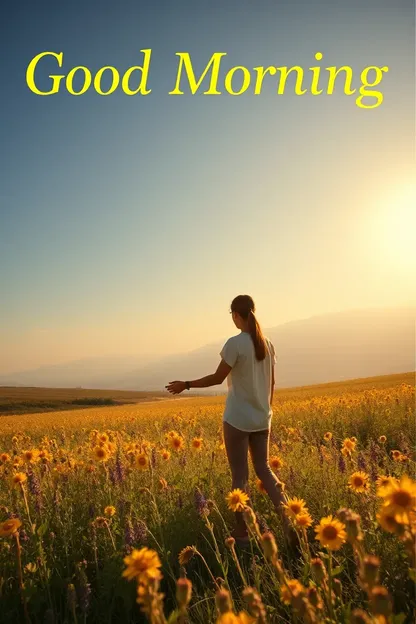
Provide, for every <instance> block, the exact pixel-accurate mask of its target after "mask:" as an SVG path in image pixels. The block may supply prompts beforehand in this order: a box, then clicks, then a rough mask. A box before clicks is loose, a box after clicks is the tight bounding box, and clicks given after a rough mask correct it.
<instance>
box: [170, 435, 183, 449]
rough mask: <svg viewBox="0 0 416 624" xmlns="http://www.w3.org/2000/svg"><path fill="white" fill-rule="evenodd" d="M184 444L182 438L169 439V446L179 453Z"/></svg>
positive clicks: (176, 436) (177, 436)
mask: <svg viewBox="0 0 416 624" xmlns="http://www.w3.org/2000/svg"><path fill="white" fill-rule="evenodd" d="M184 443H185V441H184V439H183V437H182V436H180V435H175V436H172V437H171V438H170V439H169V444H170V446H171V448H173V450H174V451H180V450H181V449H182V448H183V447H184Z"/></svg>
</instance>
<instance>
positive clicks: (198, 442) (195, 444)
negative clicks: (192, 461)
mask: <svg viewBox="0 0 416 624" xmlns="http://www.w3.org/2000/svg"><path fill="white" fill-rule="evenodd" d="M191 446H192V448H193V449H195V450H196V451H201V450H202V438H194V439H193V440H192V443H191Z"/></svg>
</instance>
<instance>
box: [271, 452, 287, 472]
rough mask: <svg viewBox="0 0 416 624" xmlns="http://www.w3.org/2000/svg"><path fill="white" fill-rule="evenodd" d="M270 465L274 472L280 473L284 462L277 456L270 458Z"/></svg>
mask: <svg viewBox="0 0 416 624" xmlns="http://www.w3.org/2000/svg"><path fill="white" fill-rule="evenodd" d="M269 464H270V467H271V468H272V469H273V470H274V472H278V471H279V470H280V469H281V468H282V466H283V465H284V461H283V459H281V458H280V457H278V456H277V455H273V457H271V458H270V461H269Z"/></svg>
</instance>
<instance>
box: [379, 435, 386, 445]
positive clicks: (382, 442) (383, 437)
mask: <svg viewBox="0 0 416 624" xmlns="http://www.w3.org/2000/svg"><path fill="white" fill-rule="evenodd" d="M378 441H379V442H380V444H385V443H386V442H387V438H386V436H385V435H381V436H380V437H379V439H378Z"/></svg>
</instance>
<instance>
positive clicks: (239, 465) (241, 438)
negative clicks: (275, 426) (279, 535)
mask: <svg viewBox="0 0 416 624" xmlns="http://www.w3.org/2000/svg"><path fill="white" fill-rule="evenodd" d="M223 427H224V443H225V449H226V452H227V457H228V461H229V464H230V468H231V475H232V489H235V488H239V489H240V490H243V491H247V483H248V451H250V455H251V460H252V462H253V466H254V470H255V472H256V475H257V477H258V478H259V479H260V481H261V482H262V483H263V486H264V489H265V490H266V492H267V494H268V495H269V496H270V499H271V501H272V503H273V505H274V507H275V509H276V511H277V513H278V514H279V516H280V517H281V518H282V519H284V516H283V509H282V502H283V500H284V499H283V495H282V489H281V482H280V481H279V480H278V478H277V477H276V475H275V474H274V473H273V471H272V469H271V468H270V466H269V437H270V431H269V429H266V430H264V431H255V432H251V433H250V432H247V431H240V429H236V428H235V427H233V426H232V425H230V424H228V423H226V422H225V423H224V425H223ZM236 520H237V527H238V531H239V532H246V530H247V529H246V526H245V522H244V519H243V515H242V513H241V512H237V513H236Z"/></svg>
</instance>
